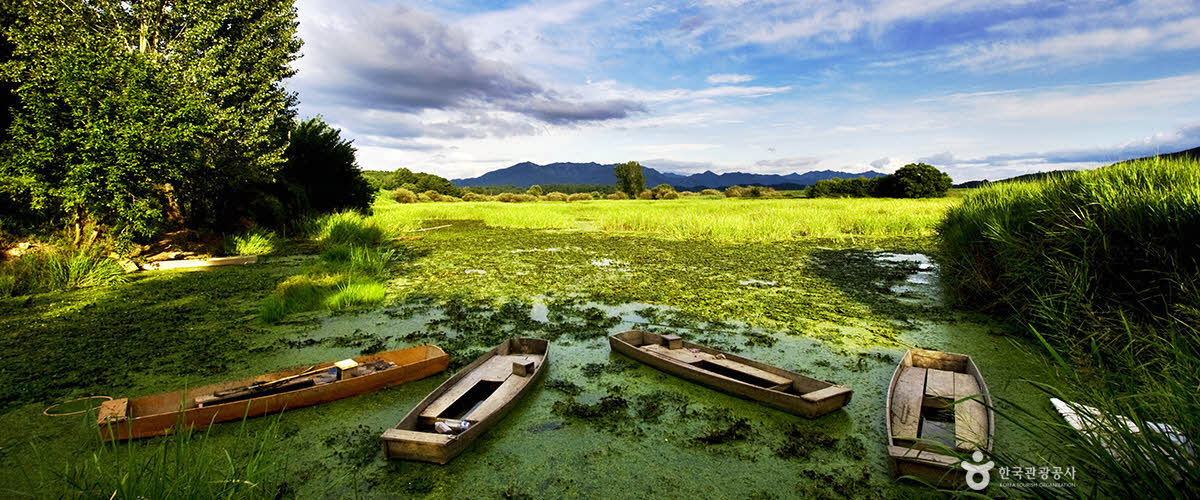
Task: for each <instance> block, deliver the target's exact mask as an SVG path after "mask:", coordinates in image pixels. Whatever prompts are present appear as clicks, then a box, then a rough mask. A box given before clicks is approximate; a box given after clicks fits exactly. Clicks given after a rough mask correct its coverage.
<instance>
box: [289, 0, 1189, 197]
mask: <svg viewBox="0 0 1200 500" xmlns="http://www.w3.org/2000/svg"><path fill="white" fill-rule="evenodd" d="M298 9H299V15H300V35H301V37H302V38H303V39H304V42H305V46H304V48H303V49H302V52H303V53H304V57H302V58H301V59H300V61H299V62H298V63H297V68H298V70H299V74H298V75H297V76H296V77H295V78H293V80H292V81H291V82H290V83H289V86H290V87H291V88H292V90H294V91H296V92H298V93H299V96H300V103H301V104H300V112H301V114H302V115H305V116H311V115H317V114H320V115H322V116H323V117H325V119H326V120H327V121H329V122H331V123H333V124H334V125H336V126H338V127H341V128H342V129H343V133H344V134H345V135H346V136H348V137H350V138H352V139H353V140H354V141H355V144H356V145H357V147H358V149H359V163H360V164H361V165H362V166H363V167H364V168H368V169H378V170H391V169H395V168H398V167H407V168H410V169H412V170H416V171H425V172H431V173H436V174H439V175H443V176H446V177H451V178H456V177H470V176H475V175H479V174H482V173H484V172H487V171H489V170H494V169H497V168H502V167H506V166H509V165H512V164H514V163H517V162H520V161H527V160H528V161H534V162H537V163H551V162H556V161H584V162H586V161H596V162H601V163H615V162H623V161H629V160H637V161H640V162H641V163H642V164H643V165H646V166H650V167H655V168H659V169H662V170H672V171H679V172H700V171H704V170H713V171H718V172H720V171H734V170H740V171H754V172H761V173H787V172H793V171H798V172H804V171H809V170H824V169H831V170H844V171H864V170H870V169H874V170H881V171H891V170H895V169H896V168H898V167H900V166H902V165H904V164H906V163H910V162H914V161H925V162H927V163H932V164H934V165H937V166H939V167H941V168H943V169H945V170H946V171H948V172H949V173H950V174H951V176H952V177H953V178H954V179H955V180H956V181H965V180H972V179H982V178H992V179H996V178H1002V177H1009V176H1012V175H1017V174H1021V173H1026V172H1031V171H1041V170H1051V169H1059V168H1090V167H1094V166H1098V165H1102V164H1106V163H1111V162H1112V161H1116V160H1121V159H1125V158H1129V157H1136V156H1143V155H1146V154H1154V153H1160V152H1161V153H1166V152H1172V151H1176V150H1180V149H1187V148H1191V147H1196V146H1200V3H1198V2H1196V1H1177V0H1146V1H1103V0H1100V1H1064V2H1054V1H1021V0H1013V1H1003V0H988V1H972V0H960V1H942V0H924V1H920V0H917V1H913V0H898V1H884V2H853V1H836V2H835V1H829V2H826V1H810V2H752V1H743V0H709V1H694V2H674V3H657V2H640V1H633V0H630V1H615V2H614V1H599V0H579V1H559V2H456V1H441V2H422V1H417V2H373V1H368V0H300V1H299V3H298Z"/></svg>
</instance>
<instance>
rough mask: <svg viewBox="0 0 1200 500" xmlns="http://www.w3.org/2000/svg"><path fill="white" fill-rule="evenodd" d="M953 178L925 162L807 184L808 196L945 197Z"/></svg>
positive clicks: (806, 192)
mask: <svg viewBox="0 0 1200 500" xmlns="http://www.w3.org/2000/svg"><path fill="white" fill-rule="evenodd" d="M951 183H952V181H951V180H950V176H949V175H946V173H945V172H942V171H941V170H938V169H937V167H934V166H932V165H927V164H924V163H910V164H908V165H905V166H903V167H900V168H899V169H897V170H896V171H895V172H893V173H892V174H891V175H887V176H883V177H876V178H874V179H868V178H865V177H855V178H851V179H825V180H821V181H817V183H816V184H813V185H812V186H810V187H809V188H808V189H807V190H806V191H805V194H806V196H808V197H809V198H820V197H845V198H866V197H881V198H937V197H941V196H946V192H947V191H948V190H949V189H950V185H951Z"/></svg>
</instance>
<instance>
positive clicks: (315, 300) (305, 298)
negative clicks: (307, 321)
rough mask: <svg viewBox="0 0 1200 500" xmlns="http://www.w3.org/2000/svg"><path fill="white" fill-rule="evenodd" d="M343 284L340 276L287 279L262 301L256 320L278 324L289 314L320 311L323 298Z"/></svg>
mask: <svg viewBox="0 0 1200 500" xmlns="http://www.w3.org/2000/svg"><path fill="white" fill-rule="evenodd" d="M345 282H346V277H345V276H344V275H341V274H326V275H318V276H310V275H307V274H302V275H299V276H292V277H289V278H288V279H286V280H284V281H283V283H280V284H279V286H277V287H275V293H273V294H271V295H270V296H269V297H267V298H266V300H264V301H263V304H262V307H261V308H260V309H259V313H258V318H259V320H261V321H262V322H263V323H278V322H279V321H280V320H282V319H283V318H285V317H287V316H288V315H290V314H294V313H298V312H303V311H313V310H317V309H320V308H321V306H322V305H324V300H325V297H327V296H328V295H329V294H330V293H332V292H333V291H334V290H336V289H337V287H338V285H340V284H342V283H345Z"/></svg>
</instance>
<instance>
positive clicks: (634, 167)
mask: <svg viewBox="0 0 1200 500" xmlns="http://www.w3.org/2000/svg"><path fill="white" fill-rule="evenodd" d="M613 175H616V176H617V189H619V190H620V191H622V192H624V193H625V194H628V195H629V196H630V197H634V196H638V195H639V194H641V192H642V190H644V189H646V177H645V176H644V175H642V165H641V164H639V163H638V162H636V161H631V162H626V163H622V164H620V165H617V166H615V167H613Z"/></svg>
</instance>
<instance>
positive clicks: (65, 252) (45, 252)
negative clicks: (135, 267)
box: [0, 248, 127, 295]
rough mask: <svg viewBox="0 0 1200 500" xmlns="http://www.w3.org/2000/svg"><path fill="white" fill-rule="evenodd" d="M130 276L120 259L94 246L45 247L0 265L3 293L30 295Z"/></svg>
mask: <svg viewBox="0 0 1200 500" xmlns="http://www.w3.org/2000/svg"><path fill="white" fill-rule="evenodd" d="M126 280H127V277H126V275H125V270H124V269H123V268H122V267H121V265H120V264H119V263H117V261H115V260H113V259H111V258H109V257H108V256H106V255H104V254H103V253H102V252H101V251H100V250H98V249H95V248H45V249H38V250H34V251H32V252H29V253H26V254H24V255H21V256H20V257H18V258H16V259H15V260H13V261H10V262H6V263H4V264H2V265H0V293H4V294H5V295H28V294H33V293H43V292H49V291H54V290H66V289H72V288H87V287H93V286H103V285H108V284H114V283H124V282H125V281H126Z"/></svg>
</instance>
